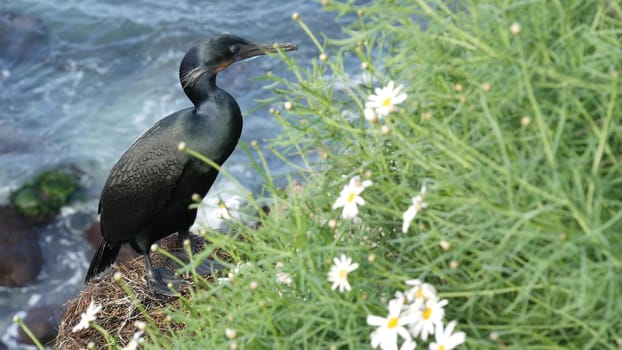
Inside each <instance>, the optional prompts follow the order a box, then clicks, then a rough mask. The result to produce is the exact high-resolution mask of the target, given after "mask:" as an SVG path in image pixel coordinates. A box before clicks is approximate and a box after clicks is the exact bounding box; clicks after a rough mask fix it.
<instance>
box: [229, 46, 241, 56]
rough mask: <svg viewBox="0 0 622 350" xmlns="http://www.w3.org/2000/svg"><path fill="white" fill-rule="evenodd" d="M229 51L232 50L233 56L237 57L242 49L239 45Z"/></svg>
mask: <svg viewBox="0 0 622 350" xmlns="http://www.w3.org/2000/svg"><path fill="white" fill-rule="evenodd" d="M229 50H231V53H232V54H234V55H237V54H238V53H239V52H240V47H239V46H237V45H233V46H231V47H230V48H229Z"/></svg>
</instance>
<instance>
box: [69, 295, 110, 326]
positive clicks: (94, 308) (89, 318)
mask: <svg viewBox="0 0 622 350" xmlns="http://www.w3.org/2000/svg"><path fill="white" fill-rule="evenodd" d="M101 309H102V306H101V305H96V304H95V303H94V302H93V300H92V299H91V303H90V304H89V307H88V308H86V311H85V312H83V313H82V315H81V316H80V322H78V324H77V325H75V326H74V327H73V329H72V330H71V331H72V332H73V333H76V332H78V331H81V330H83V329H87V328H89V325H90V323H91V322H94V321H95V319H96V317H95V315H97V313H98V312H99V311H101Z"/></svg>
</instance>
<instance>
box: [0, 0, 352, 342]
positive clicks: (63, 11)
mask: <svg viewBox="0 0 622 350" xmlns="http://www.w3.org/2000/svg"><path fill="white" fill-rule="evenodd" d="M293 12H300V13H301V15H302V16H303V18H304V20H305V23H307V25H308V26H309V27H310V28H311V29H312V30H313V31H314V32H316V33H325V34H326V35H328V36H336V35H338V34H339V32H340V28H341V25H343V23H339V22H337V21H335V19H334V15H332V14H327V13H323V12H322V11H321V6H320V5H319V4H318V3H316V2H309V1H304V0H294V1H286V2H276V1H268V0H256V1H239V0H227V1H194V0H180V1H176V2H172V1H168V0H136V1H119V0H68V1H66V0H17V1H0V203H6V202H7V200H8V194H9V192H10V191H11V190H13V189H15V188H17V187H18V186H19V185H21V184H22V183H23V182H25V181H27V180H28V179H30V178H31V177H32V176H33V175H34V174H36V173H37V172H38V171H40V170H42V169H46V168H52V167H56V166H63V165H72V166H75V167H77V168H79V169H80V171H81V172H82V173H83V174H84V175H83V178H82V183H83V185H84V186H85V190H84V191H83V192H82V193H80V195H79V196H78V197H79V198H77V199H75V200H73V201H72V202H71V203H70V204H69V205H68V206H67V207H66V208H63V213H62V215H61V216H60V217H59V218H58V219H57V220H55V221H53V222H52V223H50V224H48V225H46V226H44V227H40V228H38V232H39V237H40V244H41V246H42V248H43V251H44V266H43V271H42V272H41V274H40V276H39V278H38V281H37V282H36V283H35V284H33V285H30V286H28V287H24V288H3V287H0V339H1V342H4V343H5V344H6V345H7V346H8V347H9V348H10V349H19V348H20V347H19V346H17V345H16V343H15V339H14V336H15V333H16V328H15V326H14V325H11V321H10V320H11V318H12V316H13V315H15V314H16V313H20V312H22V311H23V310H24V309H27V308H28V307H30V306H35V305H45V304H61V303H63V302H64V301H66V300H67V299H68V298H70V297H71V296H73V295H75V294H76V293H77V292H78V291H79V290H80V289H81V288H82V280H83V277H84V274H85V271H86V268H87V267H88V262H89V260H90V257H91V254H92V249H91V248H90V247H89V246H88V244H87V242H86V241H85V240H84V238H83V235H82V232H83V231H84V229H86V228H87V227H89V226H90V225H91V224H92V222H93V221H94V220H95V219H96V218H97V214H96V210H97V201H98V195H99V191H100V190H101V186H102V184H103V182H104V181H105V178H106V176H107V173H108V171H109V169H110V168H111V166H112V165H113V164H114V162H115V161H116V160H117V159H118V157H119V156H120V155H121V154H122V153H123V151H124V150H125V149H126V148H127V147H128V146H129V145H130V144H131V143H132V142H133V141H134V140H135V139H136V138H137V137H138V136H139V135H140V134H141V133H142V132H143V131H144V130H145V129H147V128H148V127H150V126H151V125H152V124H153V123H154V122H155V121H157V120H158V119H160V118H162V117H164V116H166V115H168V114H169V113H172V112H174V111H176V110H179V109H181V108H185V107H188V106H190V102H189V101H188V100H187V98H186V97H185V95H184V93H183V91H182V90H181V88H180V86H179V81H178V66H179V62H180V60H181V58H182V57H183V55H184V53H185V51H186V50H187V49H188V48H189V47H190V46H192V43H193V42H196V41H197V40H200V39H202V38H205V37H207V36H210V35H213V34H217V33H234V34H237V35H240V36H243V37H246V38H248V39H250V40H253V41H255V42H262V43H264V42H266V43H272V42H294V43H296V44H298V46H299V50H298V51H296V52H294V53H292V54H293V55H296V57H297V58H299V60H300V61H301V62H305V61H307V62H308V61H310V59H311V58H312V57H316V56H317V54H318V52H317V50H316V48H315V47H314V46H313V44H312V43H311V41H310V40H309V39H308V38H307V37H306V35H305V34H304V32H303V31H302V30H301V29H300V28H299V27H298V25H297V24H296V23H295V22H294V21H292V20H291V14H292V13H293ZM268 71H272V72H274V73H275V74H280V75H284V76H287V75H288V72H287V70H286V67H285V66H284V64H283V63H282V62H280V61H279V60H278V59H277V58H270V57H260V58H258V59H256V60H253V61H252V62H243V63H241V64H236V65H233V66H231V67H230V68H229V69H227V70H226V71H224V72H222V73H221V74H220V75H219V77H218V84H219V86H220V87H222V88H224V89H225V90H227V91H229V92H230V93H231V94H232V95H233V96H234V97H235V98H236V100H237V101H238V103H239V105H240V107H241V109H242V111H243V113H244V114H245V119H244V124H245V125H244V131H243V134H242V139H241V141H243V142H247V143H249V142H250V141H251V140H259V141H260V142H261V140H263V139H266V138H270V137H272V136H273V135H275V134H276V133H278V132H279V127H278V126H277V125H276V123H275V122H274V121H273V120H271V118H270V115H269V113H268V111H267V108H261V109H257V110H255V109H254V107H255V106H256V105H257V103H256V102H255V101H256V100H257V99H259V98H265V97H268V96H270V94H271V92H270V91H269V90H267V89H264V88H263V83H262V82H261V81H257V80H253V79H252V78H253V77H256V76H260V75H263V74H265V73H266V72H268ZM249 110H253V111H252V113H245V112H247V111H249ZM266 156H267V157H268V164H269V165H270V167H271V171H272V172H273V173H274V174H277V175H278V174H287V173H288V171H290V169H288V168H287V167H285V166H284V165H283V164H282V161H280V160H278V159H276V158H274V157H271V156H270V154H269V153H266ZM249 164H250V163H249V160H248V158H247V155H246V154H245V153H244V152H242V151H241V150H240V149H239V148H238V150H236V151H235V152H234V154H233V155H232V156H231V157H230V158H229V160H228V161H227V162H226V164H225V169H227V171H228V172H230V173H231V175H232V176H233V177H234V178H235V179H236V180H237V181H239V182H240V183H241V184H242V185H243V186H244V187H245V188H246V189H247V190H249V191H258V190H259V189H260V187H261V179H260V177H258V176H256V174H255V172H254V171H253V169H252V168H251V167H250V166H249ZM232 188H234V186H232V185H231V184H228V183H227V182H226V181H223V179H222V177H221V179H219V181H218V182H217V183H216V185H215V186H214V187H213V188H212V190H211V193H218V192H219V191H227V190H231V189H232Z"/></svg>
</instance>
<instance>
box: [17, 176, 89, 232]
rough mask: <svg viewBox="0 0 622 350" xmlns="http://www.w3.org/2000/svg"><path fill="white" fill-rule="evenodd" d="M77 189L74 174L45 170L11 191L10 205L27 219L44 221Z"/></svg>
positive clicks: (55, 212)
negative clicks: (29, 181) (30, 181)
mask: <svg viewBox="0 0 622 350" xmlns="http://www.w3.org/2000/svg"><path fill="white" fill-rule="evenodd" d="M77 189H78V181H77V179H76V178H75V176H73V175H71V174H68V173H66V172H64V171H61V170H47V171H43V172H41V173H40V174H39V175H37V177H36V178H35V179H34V180H33V181H32V183H27V184H25V185H23V186H22V187H20V188H19V189H17V190H15V191H14V192H13V193H11V196H10V200H11V205H12V206H13V207H15V209H16V210H17V211H18V212H19V213H20V214H21V215H23V216H24V217H26V218H28V219H29V220H32V221H33V222H35V223H44V222H46V221H48V220H50V219H51V218H53V217H54V216H55V215H56V214H58V212H59V210H60V208H61V207H62V206H63V205H65V203H67V201H68V200H69V197H70V196H71V195H72V194H73V193H74V192H75V191H76V190H77Z"/></svg>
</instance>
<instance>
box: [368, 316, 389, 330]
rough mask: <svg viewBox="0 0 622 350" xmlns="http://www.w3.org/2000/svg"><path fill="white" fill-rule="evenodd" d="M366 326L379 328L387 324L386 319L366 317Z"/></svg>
mask: <svg viewBox="0 0 622 350" xmlns="http://www.w3.org/2000/svg"><path fill="white" fill-rule="evenodd" d="M367 324H368V325H370V326H378V327H380V326H384V325H386V324H387V319H386V318H384V317H380V316H376V315H367Z"/></svg>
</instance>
